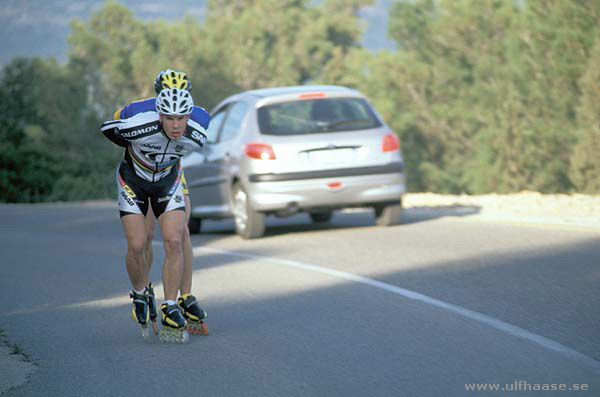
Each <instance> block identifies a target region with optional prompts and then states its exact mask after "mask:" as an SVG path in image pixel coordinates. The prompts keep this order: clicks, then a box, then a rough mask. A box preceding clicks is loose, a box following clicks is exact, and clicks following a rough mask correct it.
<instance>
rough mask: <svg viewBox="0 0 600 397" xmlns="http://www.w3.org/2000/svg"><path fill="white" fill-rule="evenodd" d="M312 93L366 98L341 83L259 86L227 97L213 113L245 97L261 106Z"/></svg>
mask: <svg viewBox="0 0 600 397" xmlns="http://www.w3.org/2000/svg"><path fill="white" fill-rule="evenodd" d="M310 93H315V94H319V93H323V94H326V96H327V97H346V96H348V97H360V98H364V95H363V94H362V93H360V92H359V91H356V90H353V89H351V88H348V87H343V86H339V85H296V86H288V87H273V88H259V89H254V90H248V91H243V92H239V93H237V94H234V95H232V96H229V97H227V98H225V99H224V100H223V101H221V102H220V103H219V104H218V105H217V106H215V107H214V108H213V110H212V111H211V113H214V112H215V110H217V109H219V108H221V107H222V106H223V105H224V104H226V103H230V102H233V101H237V100H240V99H244V98H245V99H249V100H251V101H252V102H254V103H255V106H256V107H260V106H263V105H267V104H271V103H277V102H284V101H289V100H292V99H295V98H294V97H295V96H298V95H302V94H310Z"/></svg>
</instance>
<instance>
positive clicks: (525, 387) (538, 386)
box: [465, 380, 589, 391]
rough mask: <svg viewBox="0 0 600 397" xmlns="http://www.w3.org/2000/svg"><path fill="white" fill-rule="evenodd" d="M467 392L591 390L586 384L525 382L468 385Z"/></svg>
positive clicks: (466, 385) (466, 386)
mask: <svg viewBox="0 0 600 397" xmlns="http://www.w3.org/2000/svg"><path fill="white" fill-rule="evenodd" d="M465 390H488V391H493V390H502V391H529V390H531V391H537V390H539V391H551V390H565V391H576V390H589V385H588V384H586V383H571V384H569V383H529V382H527V381H524V380H519V381H515V382H513V383H506V384H500V383H466V384H465Z"/></svg>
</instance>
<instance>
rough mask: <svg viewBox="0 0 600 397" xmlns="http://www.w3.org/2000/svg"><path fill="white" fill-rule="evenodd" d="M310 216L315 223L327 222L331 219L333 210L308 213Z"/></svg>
mask: <svg viewBox="0 0 600 397" xmlns="http://www.w3.org/2000/svg"><path fill="white" fill-rule="evenodd" d="M308 215H309V216H310V220H311V221H313V223H325V222H329V221H330V220H331V217H332V216H333V212H332V211H324V212H311V213H309V214H308Z"/></svg>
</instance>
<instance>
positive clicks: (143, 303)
mask: <svg viewBox="0 0 600 397" xmlns="http://www.w3.org/2000/svg"><path fill="white" fill-rule="evenodd" d="M129 297H130V298H132V299H133V309H132V310H131V317H132V318H133V321H135V322H137V323H139V324H140V325H141V326H142V338H143V339H144V340H146V341H147V340H148V339H149V334H148V322H149V321H150V311H149V310H148V296H147V295H146V293H143V294H138V293H136V292H135V291H131V293H130V294H129Z"/></svg>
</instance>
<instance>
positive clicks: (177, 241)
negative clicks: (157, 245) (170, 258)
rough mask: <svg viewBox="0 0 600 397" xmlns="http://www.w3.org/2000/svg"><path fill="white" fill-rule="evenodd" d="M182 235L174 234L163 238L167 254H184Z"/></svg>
mask: <svg viewBox="0 0 600 397" xmlns="http://www.w3.org/2000/svg"><path fill="white" fill-rule="evenodd" d="M182 241H183V239H182V235H181V233H174V234H170V235H166V236H164V237H163V243H164V245H165V251H166V252H167V253H178V252H179V253H181V252H182Z"/></svg>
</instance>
